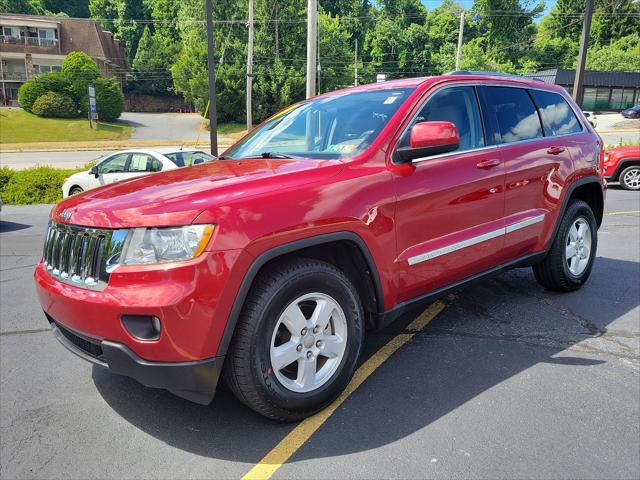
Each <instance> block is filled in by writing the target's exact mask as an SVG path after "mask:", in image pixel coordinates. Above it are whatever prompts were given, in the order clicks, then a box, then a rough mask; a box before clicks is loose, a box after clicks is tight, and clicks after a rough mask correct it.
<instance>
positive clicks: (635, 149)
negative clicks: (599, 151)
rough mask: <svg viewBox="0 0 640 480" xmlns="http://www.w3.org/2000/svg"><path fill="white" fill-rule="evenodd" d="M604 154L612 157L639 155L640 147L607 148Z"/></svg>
mask: <svg viewBox="0 0 640 480" xmlns="http://www.w3.org/2000/svg"><path fill="white" fill-rule="evenodd" d="M605 153H608V154H614V155H621V154H626V155H629V154H632V155H640V145H627V146H624V147H614V148H609V149H608V150H607V151H606V152H605Z"/></svg>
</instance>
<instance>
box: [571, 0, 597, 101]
mask: <svg viewBox="0 0 640 480" xmlns="http://www.w3.org/2000/svg"><path fill="white" fill-rule="evenodd" d="M586 2H587V5H586V8H585V12H584V23H583V24H582V38H581V39H580V52H579V53H578V65H577V66H576V77H575V79H574V81H573V99H574V100H575V101H576V103H577V104H578V105H579V106H582V99H583V97H584V67H585V64H586V63H587V49H588V48H589V32H590V31H591V17H592V16H593V0H586Z"/></svg>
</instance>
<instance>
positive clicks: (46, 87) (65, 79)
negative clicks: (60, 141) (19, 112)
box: [18, 52, 124, 121]
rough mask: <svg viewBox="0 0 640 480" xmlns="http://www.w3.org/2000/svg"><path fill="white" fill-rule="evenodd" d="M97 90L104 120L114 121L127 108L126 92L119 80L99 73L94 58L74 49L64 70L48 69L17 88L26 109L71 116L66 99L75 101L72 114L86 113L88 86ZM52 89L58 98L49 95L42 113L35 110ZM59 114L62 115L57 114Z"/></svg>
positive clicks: (98, 104)
mask: <svg viewBox="0 0 640 480" xmlns="http://www.w3.org/2000/svg"><path fill="white" fill-rule="evenodd" d="M89 85H93V87H94V88H95V91H96V106H97V108H98V115H99V117H100V119H101V120H106V121H111V120H115V119H116V118H118V117H119V116H120V114H122V110H123V109H124V95H123V94H122V90H121V88H120V85H119V84H118V82H117V81H116V80H115V79H113V78H111V77H105V76H103V75H102V74H101V73H100V70H99V69H98V66H97V65H96V63H95V62H94V61H93V59H92V58H91V57H90V56H89V55H87V54H86V53H83V52H71V53H70V54H69V55H67V57H66V58H65V60H64V62H63V63H62V71H60V72H49V73H43V74H41V75H38V76H37V77H35V78H33V79H31V80H29V81H28V82H25V83H24V84H23V85H22V86H21V87H20V90H19V91H18V103H19V104H20V106H21V107H22V108H23V109H24V110H26V111H27V112H30V113H34V114H36V115H38V116H47V117H58V118H69V116H68V114H69V112H70V109H69V107H68V102H67V99H70V100H71V101H72V102H73V104H74V107H75V108H74V111H75V113H74V115H73V117H82V116H86V115H87V112H88V110H89V94H88V87H89ZM50 92H53V93H55V94H58V95H57V96H56V97H51V98H48V99H47V101H46V103H47V108H46V112H48V113H49V114H48V115H43V114H41V113H39V112H42V111H43V110H39V112H37V111H35V110H34V105H35V104H36V102H37V100H38V99H39V98H41V97H42V96H44V95H47V94H49V93H50ZM56 113H59V114H56Z"/></svg>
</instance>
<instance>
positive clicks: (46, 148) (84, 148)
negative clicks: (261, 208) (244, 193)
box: [0, 139, 234, 153]
mask: <svg viewBox="0 0 640 480" xmlns="http://www.w3.org/2000/svg"><path fill="white" fill-rule="evenodd" d="M233 143H234V141H233V140H231V141H230V140H229V139H225V140H224V142H219V143H218V149H221V148H228V147H230V146H231V145H232V144H233ZM7 145H10V146H9V147H8V148H5V147H3V146H2V145H1V144H0V153H29V152H34V153H37V152H91V151H117V150H129V149H135V148H149V149H153V148H154V147H174V146H175V147H189V148H195V143H194V142H183V143H181V142H167V141H158V142H154V141H148V142H147V141H145V142H144V143H142V142H141V143H122V144H118V145H113V144H96V145H87V144H84V143H83V144H81V145H73V144H68V143H66V144H64V145H56V144H55V143H51V144H42V145H37V146H35V145H34V146H32V147H30V146H26V147H18V146H15V145H16V144H7ZM210 145H211V144H210V143H209V142H199V143H198V145H197V146H198V147H199V148H205V147H209V146H210Z"/></svg>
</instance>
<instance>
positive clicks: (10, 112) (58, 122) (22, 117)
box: [0, 108, 132, 144]
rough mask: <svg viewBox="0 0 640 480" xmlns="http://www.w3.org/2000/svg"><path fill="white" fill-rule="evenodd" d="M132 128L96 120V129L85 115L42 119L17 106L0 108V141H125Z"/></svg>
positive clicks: (0, 142) (119, 123)
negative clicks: (81, 116) (82, 116)
mask: <svg viewBox="0 0 640 480" xmlns="http://www.w3.org/2000/svg"><path fill="white" fill-rule="evenodd" d="M131 130H132V128H131V126H129V125H126V124H124V123H121V122H98V124H97V128H96V125H95V124H94V128H89V121H88V120H87V119H84V118H71V119H69V118H41V117H38V116H36V115H33V114H31V113H27V112H25V111H24V110H22V109H19V108H2V109H0V144H3V143H30V142H82V141H87V140H126V139H127V138H129V137H130V136H131Z"/></svg>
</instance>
